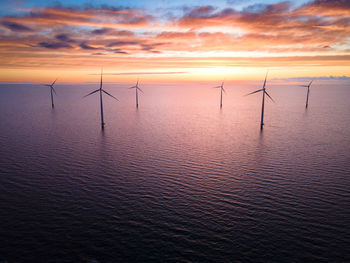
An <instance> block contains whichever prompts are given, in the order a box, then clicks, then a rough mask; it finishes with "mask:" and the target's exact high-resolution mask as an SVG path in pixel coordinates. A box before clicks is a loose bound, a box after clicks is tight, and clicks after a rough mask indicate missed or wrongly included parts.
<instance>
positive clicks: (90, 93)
mask: <svg viewBox="0 0 350 263" xmlns="http://www.w3.org/2000/svg"><path fill="white" fill-rule="evenodd" d="M98 91H100V89H97V90H95V91H93V92H90V93H89V94H88V95H85V96H84V97H83V98H85V97H87V96H90V95H92V94H94V93H96V92H98Z"/></svg>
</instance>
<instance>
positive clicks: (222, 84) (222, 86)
mask: <svg viewBox="0 0 350 263" xmlns="http://www.w3.org/2000/svg"><path fill="white" fill-rule="evenodd" d="M214 89H220V108H222V92H225V93H226V91H225V89H224V82H222V83H221V86H217V87H214Z"/></svg>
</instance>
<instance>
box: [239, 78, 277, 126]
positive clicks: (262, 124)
mask: <svg viewBox="0 0 350 263" xmlns="http://www.w3.org/2000/svg"><path fill="white" fill-rule="evenodd" d="M267 73H268V72H266V76H265V81H264V85H263V87H262V89H259V90H256V91H253V92H251V93H248V94H247V95H246V96H248V95H251V94H254V93H257V92H260V91H262V94H263V96H262V107H261V121H260V129H262V128H263V126H264V104H265V94H266V95H267V96H268V97H269V98H270V99H271V100H272V101H273V102H275V101H274V100H273V99H272V98H271V96H270V95H269V94H268V93H267V91H266V89H265V86H266V78H267Z"/></svg>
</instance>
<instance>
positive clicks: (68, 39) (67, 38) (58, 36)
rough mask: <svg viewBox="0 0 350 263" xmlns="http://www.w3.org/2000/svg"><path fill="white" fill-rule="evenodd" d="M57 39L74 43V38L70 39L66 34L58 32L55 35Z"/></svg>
mask: <svg viewBox="0 0 350 263" xmlns="http://www.w3.org/2000/svg"><path fill="white" fill-rule="evenodd" d="M55 38H56V39H57V40H60V41H62V42H67V43H74V42H75V40H73V39H71V38H70V37H69V36H68V35H67V34H58V35H56V36H55Z"/></svg>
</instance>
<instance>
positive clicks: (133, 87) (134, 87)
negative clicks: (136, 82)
mask: <svg viewBox="0 0 350 263" xmlns="http://www.w3.org/2000/svg"><path fill="white" fill-rule="evenodd" d="M136 88H137V87H136V86H132V87H130V88H129V89H136Z"/></svg>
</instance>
